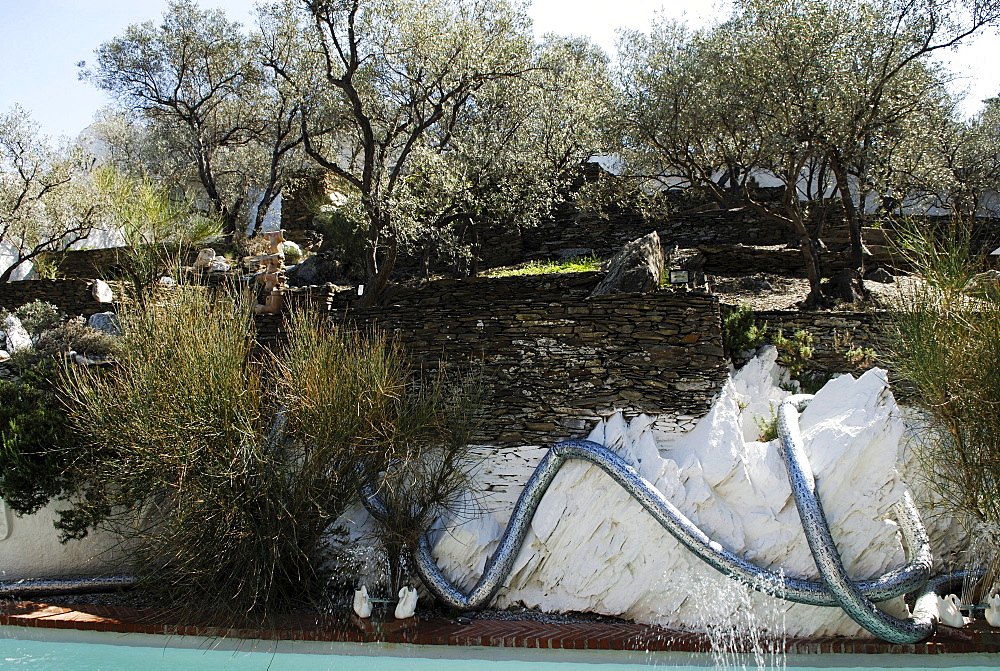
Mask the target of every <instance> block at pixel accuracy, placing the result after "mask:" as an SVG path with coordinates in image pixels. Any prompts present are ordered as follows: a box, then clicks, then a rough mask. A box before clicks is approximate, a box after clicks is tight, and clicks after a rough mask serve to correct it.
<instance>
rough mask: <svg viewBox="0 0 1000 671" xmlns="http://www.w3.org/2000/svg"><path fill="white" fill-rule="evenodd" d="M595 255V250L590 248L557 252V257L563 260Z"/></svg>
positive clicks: (573, 248)
mask: <svg viewBox="0 0 1000 671" xmlns="http://www.w3.org/2000/svg"><path fill="white" fill-rule="evenodd" d="M593 253H594V250H593V249H591V248H589V247H568V248H566V249H558V250H556V252H555V255H556V257H558V258H559V259H562V260H564V261H565V260H567V259H576V258H579V257H581V256H590V255H591V254H593Z"/></svg>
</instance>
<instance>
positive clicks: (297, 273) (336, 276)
mask: <svg viewBox="0 0 1000 671" xmlns="http://www.w3.org/2000/svg"><path fill="white" fill-rule="evenodd" d="M342 276H343V269H342V268H341V265H340V261H338V260H337V259H335V258H333V255H331V254H329V253H327V252H321V253H319V254H313V255H312V256H310V257H309V258H308V259H306V260H305V261H303V262H302V263H300V264H298V265H297V266H295V267H294V268H289V269H288V270H287V271H286V272H285V277H286V279H287V280H288V284H289V285H291V286H293V287H302V286H308V285H310V284H326V283H327V282H333V283H336V282H337V280H340V279H341V278H342Z"/></svg>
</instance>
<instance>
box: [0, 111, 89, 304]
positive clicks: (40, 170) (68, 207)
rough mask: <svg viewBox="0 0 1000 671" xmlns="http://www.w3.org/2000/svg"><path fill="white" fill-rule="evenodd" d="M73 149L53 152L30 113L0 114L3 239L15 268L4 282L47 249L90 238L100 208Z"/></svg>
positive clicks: (1, 273) (0, 278) (2, 275)
mask: <svg viewBox="0 0 1000 671" xmlns="http://www.w3.org/2000/svg"><path fill="white" fill-rule="evenodd" d="M79 159H80V154H79V151H77V150H76V149H74V148H69V147H64V148H60V149H53V148H52V147H50V146H49V145H48V141H47V138H45V137H43V136H41V135H40V134H39V132H38V124H36V123H35V122H33V121H32V120H31V117H30V116H29V115H28V113H27V112H26V111H25V110H23V109H21V108H20V107H18V106H16V105H15V106H14V107H13V109H11V110H10V112H8V113H3V112H0V240H3V241H4V244H5V250H4V252H5V254H7V255H9V256H10V257H11V258H10V261H11V265H10V266H8V267H5V268H4V269H3V270H0V284H3V283H4V282H7V281H8V280H9V279H10V278H11V277H12V276H13V275H14V273H15V271H18V270H20V269H22V267H23V266H24V264H27V263H31V262H33V261H34V260H35V259H36V258H38V257H39V256H40V255H42V254H44V253H45V252H48V251H62V250H64V249H67V248H68V247H69V246H70V245H72V244H74V243H76V242H79V241H80V240H83V239H84V238H86V237H87V236H88V235H89V234H90V232H91V230H92V229H93V227H94V226H95V225H96V223H97V219H96V216H95V215H96V213H97V208H96V207H94V204H93V202H92V194H91V193H90V188H89V184H88V180H87V175H86V170H84V169H83V168H82V166H81V165H80V161H79Z"/></svg>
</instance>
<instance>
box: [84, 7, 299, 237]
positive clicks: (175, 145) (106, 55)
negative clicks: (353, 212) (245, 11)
mask: <svg viewBox="0 0 1000 671" xmlns="http://www.w3.org/2000/svg"><path fill="white" fill-rule="evenodd" d="M266 37H267V36H266V34H263V33H262V35H260V36H253V37H252V36H250V35H247V34H246V33H244V32H243V31H242V29H241V26H240V24H238V23H235V22H231V21H229V20H228V19H227V18H226V17H225V14H224V13H223V12H222V11H221V10H201V9H199V8H198V5H197V4H196V3H195V2H193V1H192V0H171V2H169V3H168V6H167V10H166V12H165V13H164V15H163V22H162V23H161V24H160V25H159V26H156V25H154V24H153V23H152V22H151V21H147V22H144V23H141V24H136V25H132V26H129V27H128V28H127V29H126V30H125V32H124V34H122V35H121V36H119V37H116V38H115V39H113V40H111V41H109V42H106V43H105V44H103V45H101V46H100V48H99V49H98V50H97V65H96V67H95V69H94V70H93V71H85V72H84V76H85V77H87V78H89V79H91V80H92V81H93V82H94V83H95V84H96V85H97V86H99V87H100V88H102V89H104V90H105V91H107V92H108V93H110V94H111V95H112V96H113V97H114V98H115V100H116V101H117V102H118V104H119V105H120V106H121V107H123V108H124V109H125V110H128V111H132V112H136V113H138V118H137V119H136V121H137V122H138V123H139V125H140V127H141V128H142V129H143V131H144V133H145V135H146V137H147V138H148V139H149V140H150V141H152V142H154V143H156V144H157V145H159V146H161V147H166V148H167V149H168V152H169V154H170V155H172V156H177V157H180V158H182V159H183V165H186V166H190V167H192V168H193V170H191V171H184V172H183V173H181V175H180V177H181V180H180V181H181V182H182V183H183V182H184V181H194V182H195V183H197V184H198V185H199V186H200V189H201V194H200V195H201V196H202V197H203V198H205V199H206V200H207V203H208V208H207V209H208V210H209V211H210V213H212V214H215V215H219V216H220V217H222V219H223V221H224V224H225V229H226V231H227V232H236V230H237V221H238V218H239V217H240V215H241V213H243V212H246V211H247V210H248V209H249V208H250V207H251V206H252V205H253V204H254V202H255V201H257V200H258V199H259V200H260V206H259V207H258V210H257V217H256V221H255V222H254V223H255V226H256V227H259V225H260V223H261V221H262V220H263V216H264V213H265V212H266V211H267V208H268V206H270V204H271V203H272V202H273V201H274V200H275V199H276V198H277V196H278V194H279V193H280V192H281V189H282V188H283V187H284V186H285V184H286V183H287V181H288V171H287V170H286V166H288V165H290V163H291V159H292V158H293V157H294V150H295V149H296V148H297V147H298V146H299V144H300V142H301V135H300V134H299V133H298V130H299V125H298V123H297V121H296V116H295V113H296V108H295V103H294V101H293V100H292V99H291V97H290V96H289V95H288V91H287V90H286V89H283V88H282V87H281V86H279V85H278V84H279V82H278V81H276V79H275V77H274V76H273V73H270V72H269V71H268V70H266V69H265V68H263V66H262V61H263V59H264V58H265V57H266V55H267V53H268V50H269V48H270V47H269V45H268V41H267V39H266ZM173 165H177V162H176V161H174V162H173ZM120 167H128V168H129V169H131V170H133V171H134V170H135V166H120ZM146 175H147V176H156V177H159V174H158V171H154V173H153V174H152V175H150V174H149V173H146ZM175 177H177V175H176V174H175Z"/></svg>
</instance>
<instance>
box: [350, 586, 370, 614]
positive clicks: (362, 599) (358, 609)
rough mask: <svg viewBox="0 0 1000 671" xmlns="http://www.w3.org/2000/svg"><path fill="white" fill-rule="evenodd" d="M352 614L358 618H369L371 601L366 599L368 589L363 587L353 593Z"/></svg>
mask: <svg viewBox="0 0 1000 671" xmlns="http://www.w3.org/2000/svg"><path fill="white" fill-rule="evenodd" d="M354 613H355V615H357V616H358V617H362V618H365V617H371V614H372V600H371V599H369V598H368V588H367V587H365V586H364V585H362V586H361V589H358V590H355V591H354Z"/></svg>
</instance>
